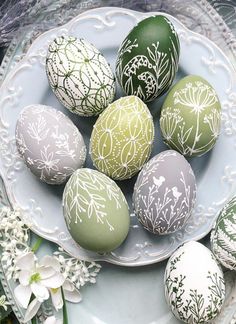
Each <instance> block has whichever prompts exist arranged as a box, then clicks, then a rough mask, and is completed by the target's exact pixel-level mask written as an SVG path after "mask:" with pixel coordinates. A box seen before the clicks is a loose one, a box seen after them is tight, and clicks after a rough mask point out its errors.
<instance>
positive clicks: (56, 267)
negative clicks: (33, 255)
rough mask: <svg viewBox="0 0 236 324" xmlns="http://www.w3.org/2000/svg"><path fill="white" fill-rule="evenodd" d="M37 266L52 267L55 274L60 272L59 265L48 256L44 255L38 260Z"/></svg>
mask: <svg viewBox="0 0 236 324" xmlns="http://www.w3.org/2000/svg"><path fill="white" fill-rule="evenodd" d="M39 264H40V265H42V266H45V267H52V268H53V269H54V270H55V271H56V272H60V271H61V266H60V263H59V262H58V261H57V260H56V259H55V258H53V257H52V256H50V255H45V256H44V257H43V258H42V259H41V260H40V262H39Z"/></svg>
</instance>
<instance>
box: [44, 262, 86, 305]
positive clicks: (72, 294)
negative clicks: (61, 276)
mask: <svg viewBox="0 0 236 324" xmlns="http://www.w3.org/2000/svg"><path fill="white" fill-rule="evenodd" d="M44 261H45V264H47V265H48V266H51V267H52V268H53V269H54V270H55V272H60V271H61V265H60V263H59V261H58V260H57V259H56V258H52V257H49V256H46V257H44ZM61 289H63V293H64V297H65V300H67V301H69V302H71V303H79V302H80V301H81V295H80V292H79V291H78V289H76V288H75V286H74V285H73V283H72V282H71V281H70V280H68V279H65V281H64V282H63V284H62V288H60V287H58V288H51V289H50V293H51V298H52V303H53V305H54V307H55V309H56V310H57V311H58V310H59V309H61V308H62V307H63V298H62V291H61Z"/></svg>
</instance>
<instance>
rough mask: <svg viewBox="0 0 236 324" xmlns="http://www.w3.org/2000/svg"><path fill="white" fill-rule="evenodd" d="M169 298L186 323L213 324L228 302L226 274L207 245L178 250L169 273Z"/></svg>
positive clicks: (182, 247)
mask: <svg viewBox="0 0 236 324" xmlns="http://www.w3.org/2000/svg"><path fill="white" fill-rule="evenodd" d="M164 284H165V296H166V301H167V304H168V305H169V307H170V308H171V311H172V312H173V314H174V315H175V316H176V317H177V318H178V319H179V320H181V321H183V322H184V323H189V324H199V323H211V321H212V320H213V319H214V318H215V317H216V316H217V315H218V314H219V312H220V310H221V308H222V305H223V302H224V299H225V282H224V277H223V272H222V270H221V268H220V267H219V265H218V264H217V262H216V261H215V259H214V256H213V254H212V253H211V251H210V250H208V249H207V248H206V247H205V246H204V245H203V244H201V243H198V242H194V241H190V242H188V243H185V244H183V245H182V246H181V247H180V248H178V249H177V250H176V251H175V252H174V253H173V255H172V256H171V257H170V259H169V260H168V263H167V266H166V270H165V279H164Z"/></svg>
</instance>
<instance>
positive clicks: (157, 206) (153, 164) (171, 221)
mask: <svg viewBox="0 0 236 324" xmlns="http://www.w3.org/2000/svg"><path fill="white" fill-rule="evenodd" d="M195 200H196V180H195V176H194V173H193V170H192V168H191V166H190V164H189V163H188V162H187V160H186V159H185V158H184V157H183V156H182V155H181V154H179V153H178V152H176V151H173V150H167V151H163V152H161V153H159V154H157V155H156V156H154V157H153V158H152V159H151V160H150V161H148V162H147V163H146V164H145V165H144V167H143V169H142V170H141V172H140V173H139V175H138V178H137V181H136V183H135V186H134V193H133V206H134V212H135V214H136V216H137V217H138V220H139V221H140V223H141V224H142V225H143V226H144V228H145V229H147V230H148V231H150V232H151V233H154V234H160V235H162V234H168V233H173V232H175V231H177V230H179V229H181V228H182V227H183V226H184V224H185V223H186V221H187V220H188V219H189V217H190V215H191V212H192V209H193V207H194V203H195Z"/></svg>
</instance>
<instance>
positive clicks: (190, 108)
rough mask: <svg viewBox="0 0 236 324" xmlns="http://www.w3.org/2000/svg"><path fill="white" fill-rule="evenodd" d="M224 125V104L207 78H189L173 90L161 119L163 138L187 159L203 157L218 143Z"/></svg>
mask: <svg viewBox="0 0 236 324" xmlns="http://www.w3.org/2000/svg"><path fill="white" fill-rule="evenodd" d="M220 126H221V105H220V101H219V98H218V96H217V94H216V91H215V89H213V87H212V86H211V84H210V83H209V82H208V81H206V80H205V79H204V78H202V77H200V76H198V75H188V76H186V77H184V78H183V79H181V80H180V81H178V82H177V83H176V84H175V85H174V86H173V87H172V88H171V89H170V91H169V93H168V94H167V96H166V99H165V101H164V104H163V106H162V109H161V117H160V128H161V133H162V137H163V140H164V142H165V143H166V144H167V145H168V146H169V148H172V149H174V150H177V151H178V152H180V153H181V154H183V155H184V156H201V155H203V154H205V153H206V152H208V151H210V150H211V149H212V148H213V147H214V145H215V144H216V141H217V138H218V137H219V134H220Z"/></svg>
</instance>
